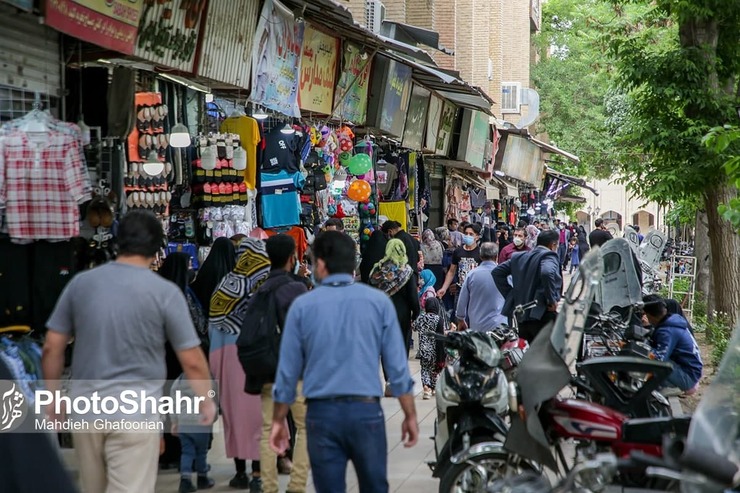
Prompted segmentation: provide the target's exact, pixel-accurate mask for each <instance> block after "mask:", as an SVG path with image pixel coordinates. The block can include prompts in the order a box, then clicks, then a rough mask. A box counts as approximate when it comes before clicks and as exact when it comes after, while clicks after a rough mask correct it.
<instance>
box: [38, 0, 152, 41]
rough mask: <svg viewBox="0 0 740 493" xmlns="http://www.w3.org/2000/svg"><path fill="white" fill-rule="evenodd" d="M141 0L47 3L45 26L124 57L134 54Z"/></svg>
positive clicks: (85, 0) (50, 0)
mask: <svg viewBox="0 0 740 493" xmlns="http://www.w3.org/2000/svg"><path fill="white" fill-rule="evenodd" d="M142 4H143V0H97V1H96V0H48V1H47V2H46V24H47V25H48V26H49V27H53V28H54V29H56V30H57V31H61V32H63V33H65V34H68V35H70V36H73V37H75V38H80V39H82V40H84V41H87V42H89V43H93V44H96V45H98V46H101V47H103V48H108V49H110V50H114V51H118V52H120V53H124V54H126V55H132V54H133V53H134V46H135V42H136V32H137V29H138V25H139V18H140V16H141V8H142Z"/></svg>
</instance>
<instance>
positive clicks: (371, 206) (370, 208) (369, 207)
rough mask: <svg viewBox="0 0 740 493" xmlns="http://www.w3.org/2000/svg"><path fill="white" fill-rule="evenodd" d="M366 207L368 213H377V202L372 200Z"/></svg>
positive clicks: (372, 214)
mask: <svg viewBox="0 0 740 493" xmlns="http://www.w3.org/2000/svg"><path fill="white" fill-rule="evenodd" d="M365 207H366V208H367V213H368V214H370V215H371V216H374V215H375V204H373V203H372V202H368V203H367V204H365Z"/></svg>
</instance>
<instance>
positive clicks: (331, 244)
mask: <svg viewBox="0 0 740 493" xmlns="http://www.w3.org/2000/svg"><path fill="white" fill-rule="evenodd" d="M354 252H355V242H354V240H352V238H350V237H349V236H347V235H345V234H343V233H339V232H336V231H327V232H325V233H321V234H320V235H318V236H317V237H316V240H315V241H314V244H313V255H314V257H315V260H314V275H315V277H316V278H317V280H318V281H319V285H318V286H317V287H316V288H315V289H314V290H313V291H311V292H309V293H308V294H306V295H304V296H301V297H300V298H298V299H297V300H296V301H295V302H294V303H293V305H292V306H291V308H290V311H289V312H288V318H287V320H286V322H285V330H284V332H283V339H282V343H281V346H280V362H279V365H278V372H277V379H276V381H275V388H274V389H273V399H274V401H275V412H274V414H273V420H272V434H271V435H270V445H271V446H272V448H273V450H275V451H276V452H278V453H282V452H284V451H285V450H286V449H287V447H288V428H287V426H286V424H285V416H286V415H287V413H288V409H289V406H290V404H292V403H293V402H295V399H296V385H297V384H298V380H299V379H300V378H301V376H303V394H304V395H305V397H306V402H307V406H308V411H307V415H306V426H307V430H308V431H307V433H308V454H309V457H310V459H311V468H312V471H313V482H314V486H315V488H316V491H317V492H319V493H324V492H333V491H337V492H340V491H341V492H343V491H346V483H345V477H346V474H347V461H348V460H351V461H352V463H353V465H354V468H355V471H356V472H357V477H358V480H359V486H360V491H362V492H363V493H386V492H387V491H388V464H387V460H388V459H387V448H388V447H387V442H386V434H385V418H384V416H383V409H382V408H381V406H380V398H381V396H382V395H383V386H382V384H381V382H380V378H379V375H380V365H381V360H382V365H383V366H384V368H385V370H386V372H387V375H388V380H389V382H390V388H391V390H392V392H393V395H395V396H398V398H399V401H400V403H401V408H402V409H403V413H404V416H405V417H404V420H403V423H402V425H401V433H402V439H403V440H404V446H406V447H412V446H413V445H415V444H416V442H417V439H418V435H419V427H418V424H417V422H416V410H415V407H414V396H413V393H412V392H413V381H412V379H411V375H410V373H409V368H408V363H407V359H406V350H405V348H404V344H403V339H402V337H401V329H400V327H399V326H398V319H397V317H396V314H395V310H394V309H393V304H392V303H391V301H390V299H388V296H387V295H386V294H385V293H383V292H382V291H380V290H377V289H375V288H371V287H370V286H366V285H364V284H361V283H355V282H354V275H353V272H354V267H355V266H354Z"/></svg>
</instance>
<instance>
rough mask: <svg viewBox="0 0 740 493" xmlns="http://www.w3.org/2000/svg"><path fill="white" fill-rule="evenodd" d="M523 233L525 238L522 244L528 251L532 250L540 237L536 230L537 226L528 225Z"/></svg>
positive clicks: (538, 231)
mask: <svg viewBox="0 0 740 493" xmlns="http://www.w3.org/2000/svg"><path fill="white" fill-rule="evenodd" d="M525 231H526V232H527V237H526V238H525V240H524V244H525V245H527V248H529V249H530V250H534V249H535V247H536V246H537V237H538V236H539V235H540V230H539V229H537V226H534V225H532V224H530V225H529V226H527V227H526V228H525ZM499 251H500V250H499Z"/></svg>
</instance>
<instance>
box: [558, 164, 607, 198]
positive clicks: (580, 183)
mask: <svg viewBox="0 0 740 493" xmlns="http://www.w3.org/2000/svg"><path fill="white" fill-rule="evenodd" d="M545 175H547V176H550V177H552V178H554V179H556V180H560V181H562V182H565V183H570V184H571V185H575V186H577V187H581V188H585V189H586V190H588V191H590V192H591V193H593V194H594V195H599V191H598V190H596V189H595V188H592V187H590V186H588V184H587V183H586V180H584V179H583V178H576V177H575V176H570V175H566V174H565V173H561V172H559V171H555V170H554V169H550V168H549V167H546V168H545Z"/></svg>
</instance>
